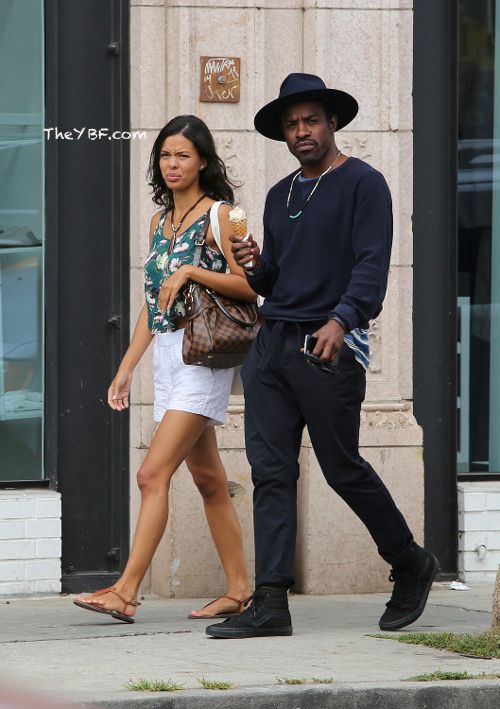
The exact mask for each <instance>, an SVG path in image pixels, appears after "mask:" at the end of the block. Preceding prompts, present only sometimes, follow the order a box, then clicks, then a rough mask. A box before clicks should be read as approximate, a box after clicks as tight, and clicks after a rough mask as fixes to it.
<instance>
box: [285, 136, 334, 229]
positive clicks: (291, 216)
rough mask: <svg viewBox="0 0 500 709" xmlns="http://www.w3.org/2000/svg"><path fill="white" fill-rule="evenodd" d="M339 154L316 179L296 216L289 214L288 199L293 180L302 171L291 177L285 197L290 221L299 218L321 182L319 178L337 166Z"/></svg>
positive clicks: (290, 194)
mask: <svg viewBox="0 0 500 709" xmlns="http://www.w3.org/2000/svg"><path fill="white" fill-rule="evenodd" d="M341 154H342V153H341V151H340V150H339V151H338V153H337V157H336V158H335V160H334V161H333V162H332V164H331V165H330V167H327V168H326V170H325V171H324V172H322V173H321V175H320V176H319V177H318V179H317V180H316V182H315V183H314V187H313V188H312V190H311V191H310V192H309V194H308V195H307V198H306V201H305V202H304V204H303V205H302V209H301V210H300V211H298V212H297V214H290V198H291V196H292V190H293V185H294V183H295V180H296V179H297V177H298V176H299V175H300V173H301V172H302V170H299V171H298V172H297V173H296V174H295V175H294V176H293V179H292V182H291V184H290V189H289V191H288V197H287V200H286V211H287V213H288V217H289V218H290V219H298V218H299V217H300V215H301V214H302V212H303V211H304V209H305V208H306V207H307V203H308V202H309V200H310V199H311V197H312V196H313V194H314V193H315V192H316V189H317V187H318V185H319V183H320V182H321V178H322V177H324V176H325V175H326V174H327V173H328V172H330V170H333V168H334V167H335V165H336V164H337V160H338V159H339V157H340V156H341Z"/></svg>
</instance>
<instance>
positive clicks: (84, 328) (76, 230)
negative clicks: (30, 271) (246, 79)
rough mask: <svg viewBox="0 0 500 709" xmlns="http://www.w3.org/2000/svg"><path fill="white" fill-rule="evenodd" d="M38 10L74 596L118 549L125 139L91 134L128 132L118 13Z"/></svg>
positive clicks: (50, 384) (50, 403) (111, 4)
mask: <svg viewBox="0 0 500 709" xmlns="http://www.w3.org/2000/svg"><path fill="white" fill-rule="evenodd" d="M45 8H46V12H45V20H46V32H45V38H46V52H45V54H46V129H49V128H53V129H54V130H52V131H47V130H46V148H47V151H46V155H47V165H46V170H47V172H46V175H47V177H46V203H47V216H46V227H47V228H46V233H47V251H46V284H47V285H46V333H47V340H46V342H47V344H46V391H47V395H46V436H45V445H46V454H45V464H46V472H47V474H48V476H49V477H50V479H51V484H52V485H53V486H54V487H57V489H58V490H60V491H61V492H62V509H63V520H62V541H63V590H65V591H70V592H74V591H82V590H93V589H95V588H97V587H99V586H103V585H108V584H109V583H110V582H113V580H114V579H115V578H116V576H117V574H118V573H119V571H120V569H121V568H122V567H123V564H124V562H125V561H126V555H127V551H128V533H129V529H128V527H129V525H128V503H129V490H128V487H129V486H128V453H129V449H128V416H127V415H124V414H121V415H119V414H116V413H114V412H112V411H111V410H110V409H109V407H108V406H107V397H106V393H107V388H108V386H109V383H110V381H111V378H112V376H113V374H114V372H115V371H116V368H117V365H118V363H119V361H120V358H121V356H122V354H123V352H124V349H125V347H126V346H127V344H128V336H129V333H128V315H129V306H128V297H129V294H128V282H129V262H128V194H129V143H128V141H127V140H120V139H114V138H111V137H109V134H105V137H100V138H99V137H96V134H95V133H92V132H91V131H92V130H96V131H99V130H100V129H101V130H103V129H104V130H105V129H108V130H109V132H110V133H111V132H113V131H126V130H128V128H129V105H128V104H129V78H128V25H129V18H128V14H129V7H128V2H124V1H123V0H108V1H107V2H102V0H86V2H81V0H64V1H63V0H48V1H47V2H46V3H45ZM55 129H57V131H58V133H56V130H55ZM82 129H84V130H83V132H82V133H79V131H81V130H82ZM97 135H98V134H97Z"/></svg>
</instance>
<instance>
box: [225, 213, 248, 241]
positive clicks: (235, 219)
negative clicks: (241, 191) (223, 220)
mask: <svg viewBox="0 0 500 709" xmlns="http://www.w3.org/2000/svg"><path fill="white" fill-rule="evenodd" d="M229 221H230V222H231V226H232V228H233V234H235V235H236V236H246V234H247V215H246V213H245V210H244V209H242V208H241V207H234V208H233V209H231V211H230V212H229Z"/></svg>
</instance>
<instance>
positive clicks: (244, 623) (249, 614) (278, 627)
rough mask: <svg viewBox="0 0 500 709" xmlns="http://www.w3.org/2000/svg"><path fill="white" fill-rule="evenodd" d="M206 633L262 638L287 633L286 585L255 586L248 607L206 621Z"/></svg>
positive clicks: (289, 627)
mask: <svg viewBox="0 0 500 709" xmlns="http://www.w3.org/2000/svg"><path fill="white" fill-rule="evenodd" d="M205 632H206V634H207V635H211V636H212V637H213V638H262V637H266V636H271V635H291V634H292V620H291V618H290V611H289V610H288V597H287V589H286V588H277V587H272V588H271V587H262V586H261V587H259V588H257V589H256V590H255V592H254V594H253V596H252V600H251V602H250V605H249V606H248V608H246V609H245V610H244V611H243V613H240V614H239V615H236V616H233V617H232V618H228V619H227V620H225V621H224V622H223V623H216V624H215V625H209V626H208V627H207V629H206V631H205Z"/></svg>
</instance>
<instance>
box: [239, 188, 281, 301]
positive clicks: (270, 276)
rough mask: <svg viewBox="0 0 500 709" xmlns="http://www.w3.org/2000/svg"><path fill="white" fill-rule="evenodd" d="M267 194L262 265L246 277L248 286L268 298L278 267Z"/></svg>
mask: <svg viewBox="0 0 500 709" xmlns="http://www.w3.org/2000/svg"><path fill="white" fill-rule="evenodd" d="M268 205H269V196H268V198H267V200H266V206H265V209H264V241H263V245H262V253H261V256H260V258H261V262H262V265H261V267H260V268H259V269H256V270H255V271H254V272H253V273H252V274H250V273H247V274H246V277H247V280H248V283H249V284H250V287H251V288H252V289H253V290H254V291H255V292H256V293H257V294H258V295H261V296H263V297H264V298H269V297H270V295H271V293H272V292H273V287H274V284H275V283H276V279H277V278H278V273H279V268H278V266H277V265H276V262H275V256H274V253H275V250H274V239H273V236H272V234H271V230H270V228H269V222H268V219H267V216H268Z"/></svg>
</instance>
